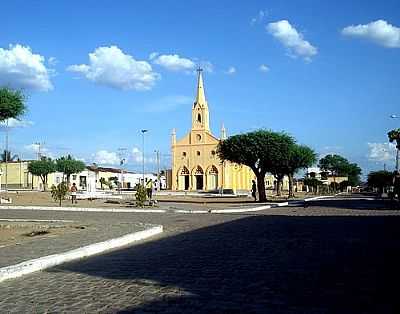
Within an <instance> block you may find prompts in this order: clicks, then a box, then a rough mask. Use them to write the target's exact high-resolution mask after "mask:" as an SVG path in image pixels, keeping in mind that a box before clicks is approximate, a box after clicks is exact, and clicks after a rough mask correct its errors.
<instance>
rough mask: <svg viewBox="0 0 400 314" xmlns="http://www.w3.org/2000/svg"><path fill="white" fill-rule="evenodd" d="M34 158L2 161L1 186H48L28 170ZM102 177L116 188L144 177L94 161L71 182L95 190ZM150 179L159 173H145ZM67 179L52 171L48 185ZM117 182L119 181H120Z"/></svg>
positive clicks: (146, 178) (75, 175) (83, 188)
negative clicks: (97, 164)
mask: <svg viewBox="0 0 400 314" xmlns="http://www.w3.org/2000/svg"><path fill="white" fill-rule="evenodd" d="M30 162H31V160H21V161H9V162H8V163H7V167H6V164H5V163H4V162H2V163H0V186H1V188H2V189H4V188H5V185H6V182H7V188H8V189H33V190H43V189H44V186H43V183H42V180H41V179H40V178H39V177H38V176H34V175H32V174H31V173H30V172H29V171H28V165H29V163H30ZM6 177H7V178H6ZM101 178H104V179H105V180H106V181H107V182H110V181H111V182H112V184H111V185H112V188H118V187H122V188H125V189H130V188H133V187H135V185H136V184H138V183H141V182H142V181H143V174H141V173H135V172H132V171H126V170H122V169H119V168H108V167H97V166H95V165H91V166H87V167H86V169H85V170H84V171H82V172H80V173H75V174H72V175H71V176H70V183H71V184H73V183H75V184H76V186H77V187H78V189H79V190H87V191H94V190H96V189H100V188H101V183H100V179H101ZM113 179H116V180H113ZM150 179H152V180H153V181H157V175H156V174H153V173H145V183H146V182H147V181H148V180H150ZM63 180H65V175H64V174H63V173H62V172H54V173H51V174H49V175H48V182H47V188H49V187H51V186H52V185H53V184H54V185H57V184H59V183H61V182H62V181H63ZM160 181H161V188H162V189H165V188H166V179H165V176H161V177H160ZM116 182H118V183H119V184H116ZM103 188H106V187H103Z"/></svg>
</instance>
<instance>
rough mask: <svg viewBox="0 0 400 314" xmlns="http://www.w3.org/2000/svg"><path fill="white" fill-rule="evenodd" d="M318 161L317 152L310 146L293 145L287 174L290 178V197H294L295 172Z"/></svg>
mask: <svg viewBox="0 0 400 314" xmlns="http://www.w3.org/2000/svg"><path fill="white" fill-rule="evenodd" d="M316 161H317V154H316V153H315V152H314V151H313V150H312V149H311V148H310V147H308V146H305V145H297V144H295V145H293V147H292V148H291V150H290V154H289V163H288V166H287V173H286V174H287V175H288V178H289V197H294V191H293V179H294V174H295V173H296V172H297V171H299V170H300V169H304V168H307V167H310V166H312V165H313V164H314V163H315V162H316Z"/></svg>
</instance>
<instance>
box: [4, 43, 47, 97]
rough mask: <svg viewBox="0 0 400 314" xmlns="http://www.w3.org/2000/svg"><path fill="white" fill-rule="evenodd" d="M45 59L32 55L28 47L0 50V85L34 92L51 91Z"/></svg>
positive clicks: (20, 46)
mask: <svg viewBox="0 0 400 314" xmlns="http://www.w3.org/2000/svg"><path fill="white" fill-rule="evenodd" d="M44 62H45V58H44V57H43V56H41V55H39V54H34V53H32V50H31V48H30V47H28V46H26V47H25V46H22V45H15V46H13V45H10V46H9V49H3V48H0V85H7V86H10V87H13V88H22V89H28V90H35V91H48V90H51V89H53V85H52V84H51V82H50V74H51V72H52V71H51V70H50V69H47V68H46V66H45V65H44Z"/></svg>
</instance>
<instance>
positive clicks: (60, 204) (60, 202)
mask: <svg viewBox="0 0 400 314" xmlns="http://www.w3.org/2000/svg"><path fill="white" fill-rule="evenodd" d="M61 201H62V199H61V197H60V207H61Z"/></svg>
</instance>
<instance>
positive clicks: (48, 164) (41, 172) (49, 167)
mask: <svg viewBox="0 0 400 314" xmlns="http://www.w3.org/2000/svg"><path fill="white" fill-rule="evenodd" d="M28 171H29V172H30V173H32V174H33V175H34V176H38V177H40V179H41V180H42V182H43V187H44V190H45V191H46V188H47V177H48V175H49V174H50V173H53V172H55V171H56V165H55V163H54V161H53V160H51V158H47V157H42V159H41V160H34V161H31V162H30V163H29V165H28Z"/></svg>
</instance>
